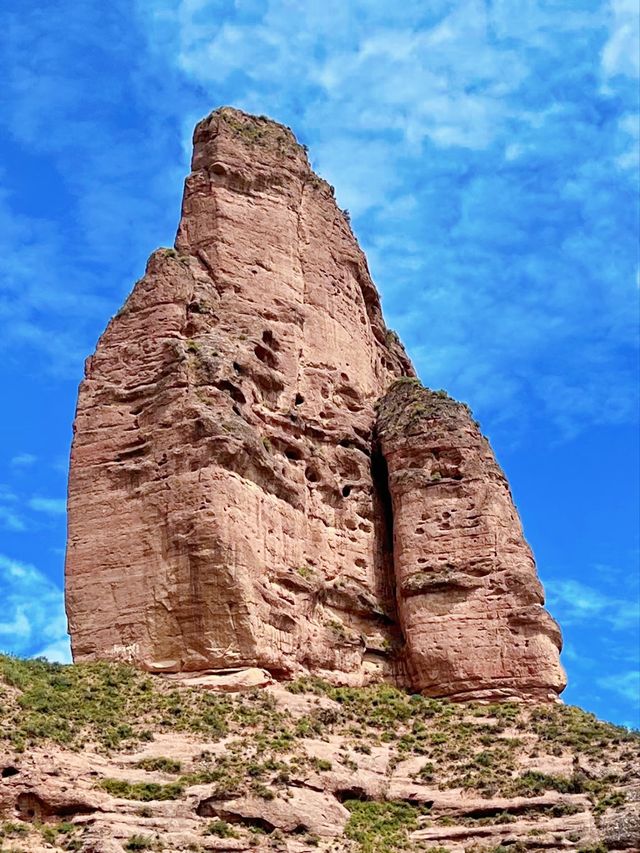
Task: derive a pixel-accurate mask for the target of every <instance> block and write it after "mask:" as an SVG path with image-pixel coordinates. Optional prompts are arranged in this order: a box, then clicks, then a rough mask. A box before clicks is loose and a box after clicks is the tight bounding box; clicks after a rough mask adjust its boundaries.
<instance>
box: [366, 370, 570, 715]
mask: <svg viewBox="0 0 640 853" xmlns="http://www.w3.org/2000/svg"><path fill="white" fill-rule="evenodd" d="M379 408H380V414H379V421H378V431H379V435H380V441H381V444H382V449H383V453H384V457H385V459H386V461H387V465H388V468H389V490H390V493H391V496H392V499H393V554H394V566H395V574H396V579H397V596H398V612H399V616H400V622H401V626H402V630H403V633H404V637H405V639H406V660H407V663H408V667H409V673H410V681H411V683H412V685H413V686H414V687H415V688H417V689H418V690H420V691H421V692H422V693H424V694H426V695H429V696H442V695H446V696H450V697H452V698H457V699H486V698H492V699H495V698H501V697H502V698H507V697H508V696H510V695H515V696H528V697H531V698H537V699H548V698H553V697H554V696H555V695H556V694H557V693H558V692H560V691H561V690H562V689H563V688H564V686H565V677H564V672H563V670H562V668H561V666H560V664H559V660H558V652H559V649H560V648H561V635H560V629H559V628H558V626H557V625H556V623H555V622H554V620H553V619H552V618H551V616H550V615H549V614H548V613H547V612H546V611H545V610H544V609H543V607H542V605H543V603H544V596H543V592H542V586H541V584H540V581H539V580H538V578H537V575H536V569H535V563H534V560H533V555H532V553H531V549H530V548H529V546H528V545H527V543H526V541H525V539H524V535H523V533H522V527H521V524H520V519H519V518H518V514H517V512H516V509H515V507H514V505H513V500H512V497H511V492H510V489H509V484H508V483H507V480H506V478H505V476H504V473H503V472H502V470H501V469H500V467H499V466H498V464H497V462H496V460H495V458H494V455H493V452H492V450H491V446H490V445H489V442H488V441H487V439H486V438H484V436H482V435H481V433H480V430H479V428H478V425H477V423H476V422H475V421H474V420H473V418H472V416H471V413H470V412H469V410H468V408H467V406H465V405H464V404H463V403H457V402H455V401H454V400H452V399H451V398H450V397H448V396H447V395H446V394H445V393H444V392H442V391H440V392H433V391H429V390H428V389H426V388H423V387H422V386H421V384H420V383H419V381H418V380H415V379H404V380H402V379H401V380H398V381H396V382H394V383H393V384H392V385H391V387H390V388H389V390H388V392H387V393H386V395H385V396H384V398H383V399H382V401H381V404H380V407H379Z"/></svg>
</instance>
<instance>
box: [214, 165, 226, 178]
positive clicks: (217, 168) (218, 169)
mask: <svg viewBox="0 0 640 853" xmlns="http://www.w3.org/2000/svg"><path fill="white" fill-rule="evenodd" d="M211 172H212V173H213V174H214V175H226V174H227V170H226V168H225V167H224V166H223V165H222V163H214V164H213V166H212V167H211Z"/></svg>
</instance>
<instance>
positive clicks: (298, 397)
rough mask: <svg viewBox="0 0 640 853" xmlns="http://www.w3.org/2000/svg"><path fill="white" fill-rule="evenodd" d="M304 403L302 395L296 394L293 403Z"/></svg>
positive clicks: (297, 404)
mask: <svg viewBox="0 0 640 853" xmlns="http://www.w3.org/2000/svg"><path fill="white" fill-rule="evenodd" d="M303 403H304V397H303V396H302V394H296V399H295V404H296V406H301V405H302V404H303Z"/></svg>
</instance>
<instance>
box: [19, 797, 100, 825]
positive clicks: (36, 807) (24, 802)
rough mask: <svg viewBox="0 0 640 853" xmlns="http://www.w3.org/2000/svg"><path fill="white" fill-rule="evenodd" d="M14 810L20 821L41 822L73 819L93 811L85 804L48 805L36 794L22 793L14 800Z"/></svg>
mask: <svg viewBox="0 0 640 853" xmlns="http://www.w3.org/2000/svg"><path fill="white" fill-rule="evenodd" d="M16 810H17V812H18V815H19V816H20V817H21V818H22V820H29V821H43V820H46V818H48V817H54V816H55V817H73V816H74V815H78V814H91V813H92V812H93V811H95V809H94V808H93V807H92V806H90V805H88V804H87V803H79V802H67V803H64V802H63V803H59V802H57V803H55V804H53V803H48V802H47V801H46V800H45V799H43V798H42V797H39V796H38V794H34V793H32V792H30V791H27V792H24V793H22V794H20V795H19V796H18V799H17V800H16Z"/></svg>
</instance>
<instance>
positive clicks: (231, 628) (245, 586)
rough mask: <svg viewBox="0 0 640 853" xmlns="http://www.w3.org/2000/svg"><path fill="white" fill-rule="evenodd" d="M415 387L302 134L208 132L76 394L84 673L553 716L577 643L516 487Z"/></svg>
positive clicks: (73, 543) (258, 125) (77, 568)
mask: <svg viewBox="0 0 640 853" xmlns="http://www.w3.org/2000/svg"><path fill="white" fill-rule="evenodd" d="M413 377H414V371H413V368H412V366H411V363H410V361H409V359H408V358H407V356H406V353H405V351H404V349H403V347H402V345H401V344H400V342H399V341H398V339H397V336H396V335H395V334H394V333H391V332H389V331H388V330H387V329H386V327H385V324H384V321H383V318H382V313H381V309H380V302H379V298H378V294H377V291H376V289H375V287H374V285H373V283H372V281H371V278H370V276H369V272H368V269H367V264H366V260H365V258H364V255H363V254H362V252H361V251H360V249H359V247H358V245H357V243H356V241H355V238H354V236H353V234H352V232H351V229H350V227H349V224H348V221H347V219H346V218H345V215H344V214H343V213H342V212H341V211H340V210H339V209H338V208H337V206H336V204H335V200H334V198H333V190H332V188H331V187H330V186H329V185H328V184H327V183H326V182H325V181H323V180H321V179H320V178H318V177H317V176H316V175H315V174H314V173H313V172H312V170H311V168H310V166H309V163H308V160H307V157H306V153H305V151H304V149H303V147H302V146H300V145H298V144H297V142H296V141H295V138H294V137H293V135H292V133H291V131H289V130H288V129H287V128H284V127H282V126H281V125H278V124H276V123H274V122H271V121H269V120H268V119H265V118H255V117H253V116H248V115H245V114H244V113H241V112H239V111H237V110H233V109H230V108H223V109H221V110H218V111H216V112H215V113H212V114H211V115H210V116H209V117H208V118H206V119H205V120H204V121H202V122H200V124H199V125H198V126H197V127H196V130H195V135H194V154H193V161H192V172H191V174H190V175H189V177H188V178H187V181H186V186H185V192H184V201H183V208H182V218H181V221H180V226H179V229H178V236H177V239H176V245H175V249H168V250H167V249H161V250H159V251H157V252H155V253H154V254H153V255H152V256H151V258H150V260H149V263H148V265H147V270H146V272H145V275H144V277H143V278H142V279H141V280H140V281H139V282H137V284H136V285H135V287H134V289H133V292H132V293H131V295H130V296H129V298H128V299H127V301H126V303H125V305H124V307H123V308H122V310H121V311H120V312H119V313H118V315H117V316H116V317H114V318H113V319H112V321H111V323H110V324H109V326H108V328H107V330H106V331H105V333H104V334H103V336H102V338H101V339H100V341H99V343H98V347H97V350H96V352H95V354H94V355H93V356H92V357H91V358H89V359H88V360H87V365H86V376H85V379H84V381H83V383H82V385H81V387H80V392H79V399H78V408H77V414H76V421H75V425H74V431H75V434H74V441H73V448H72V457H71V471H70V479H69V536H68V548H67V563H66V601H67V613H68V617H69V627H70V633H71V637H72V648H73V654H74V658H75V659H76V660H86V659H93V658H110V659H116V660H128V661H133V662H135V663H136V664H137V665H139V666H141V667H144V668H146V669H149V670H151V671H165V672H176V671H201V670H206V669H220V668H225V667H226V668H234V667H251V666H254V667H255V666H257V667H262V668H264V669H266V670H269V672H270V673H271V674H272V675H273V676H275V677H277V678H287V677H290V676H293V675H295V674H296V673H304V672H313V673H315V674H318V675H323V676H324V677H326V678H328V679H332V680H334V681H338V682H342V683H350V684H362V683H366V682H368V681H370V680H375V679H381V678H382V679H386V680H391V681H394V682H395V683H397V684H401V685H405V686H412V687H415V688H417V689H419V690H422V691H424V692H425V693H428V694H430V695H439V696H446V695H452V696H455V697H458V698H465V697H471V696H476V697H477V696H492V697H496V696H498V697H499V696H503V695H509V696H511V695H514V694H522V695H526V696H536V697H540V698H548V697H550V696H555V695H556V692H557V691H559V690H560V689H561V688H562V686H563V683H564V682H563V676H562V673H561V670H560V667H559V663H558V647H559V645H560V637H559V633H558V630H557V628H556V626H555V624H554V623H553V621H552V620H551V619H550V617H549V616H548V615H547V614H546V613H545V612H544V611H543V610H542V607H541V604H542V600H543V599H542V592H541V589H540V585H539V583H538V581H537V579H536V575H535V568H534V563H533V559H532V557H531V554H530V552H529V549H528V547H527V546H526V543H525V542H524V540H523V538H522V532H521V529H520V525H519V521H518V518H517V515H516V514H515V510H514V509H513V505H512V503H511V498H510V495H509V490H508V486H507V484H506V481H505V479H504V476H503V475H502V473H501V472H500V470H499V468H498V467H497V465H496V464H495V461H494V460H493V456H492V454H491V451H490V449H489V447H488V444H487V442H486V441H485V440H484V439H483V438H482V437H481V436H480V434H479V433H478V431H477V430H476V429H475V427H474V426H473V424H472V421H471V420H470V418H469V416H468V414H467V412H466V410H465V409H463V408H462V407H460V406H456V405H455V404H453V403H452V402H443V401H441V400H438V398H437V397H433V395H431V394H430V392H428V391H426V390H425V389H423V388H422V386H420V384H419V382H418V381H417V380H415V379H413ZM402 379H405V380H411V381H409V382H400V383H398V381H397V380H402ZM392 383H395V384H392ZM389 386H392V389H391V391H390V392H389V393H388V394H387V396H386V397H384V401H383V403H382V407H381V409H380V423H379V430H378V431H379V436H376V408H375V406H376V403H377V402H378V401H379V400H380V399H381V398H382V397H383V395H384V394H385V392H386V390H387V389H388V388H389ZM434 401H437V406H436V407H435V409H434ZM421 406H422V407H423V408H424V407H426V408H425V411H421V409H420V407H421ZM434 412H435V414H434ZM437 454H440V456H439V458H438V459H437V466H438V467H437V472H438V474H439V475H440V477H441V480H440V481H439V482H436V473H435V468H433V470H432V467H433V465H434V464H435V463H434V461H433V460H434V459H436V457H437ZM387 466H388V473H387ZM388 474H389V480H388ZM430 475H431V478H430ZM461 478H462V479H461ZM387 480H388V482H387ZM447 513H448V515H447ZM394 549H395V565H394V553H393V551H394ZM398 605H399V607H400V609H399V610H398ZM407 662H408V663H409V673H408V674H407V671H406V663H407Z"/></svg>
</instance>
